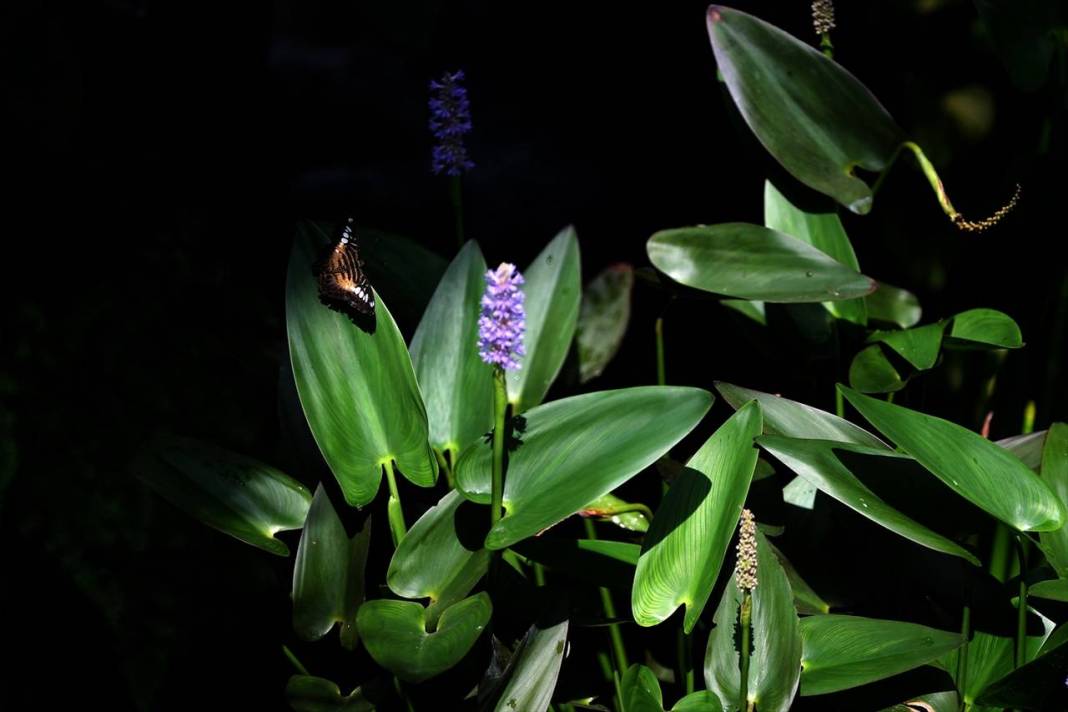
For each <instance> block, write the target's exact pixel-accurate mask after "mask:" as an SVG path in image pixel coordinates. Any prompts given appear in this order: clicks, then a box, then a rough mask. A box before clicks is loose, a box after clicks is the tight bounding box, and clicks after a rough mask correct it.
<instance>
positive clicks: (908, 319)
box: [864, 282, 923, 329]
mask: <svg viewBox="0 0 1068 712" xmlns="http://www.w3.org/2000/svg"><path fill="white" fill-rule="evenodd" d="M864 304H865V306H866V307H867V308H868V319H869V320H870V321H882V322H886V323H887V324H896V325H897V326H899V327H900V328H902V329H908V328H910V327H913V326H916V324H919V323H920V317H921V316H922V314H923V310H922V309H920V300H919V299H917V298H916V295H915V294H913V293H912V292H909V291H908V290H905V289H901V288H900V287H893V286H891V285H889V284H887V283H885V282H879V286H878V287H877V288H876V290H875V291H874V292H872V293H871V294H869V295H868V296H866V297H864Z"/></svg>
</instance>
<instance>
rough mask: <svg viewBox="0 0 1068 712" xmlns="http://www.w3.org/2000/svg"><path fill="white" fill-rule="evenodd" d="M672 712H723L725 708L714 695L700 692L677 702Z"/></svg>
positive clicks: (704, 691) (692, 693) (705, 691)
mask: <svg viewBox="0 0 1068 712" xmlns="http://www.w3.org/2000/svg"><path fill="white" fill-rule="evenodd" d="M671 712H723V707H722V706H721V705H720V704H719V698H718V697H716V696H715V695H714V694H712V693H711V692H709V691H708V690H698V691H697V692H691V693H690V694H688V695H686V696H685V697H683V698H682V699H681V700H679V701H678V702H676V703H675V706H674V707H672V708H671Z"/></svg>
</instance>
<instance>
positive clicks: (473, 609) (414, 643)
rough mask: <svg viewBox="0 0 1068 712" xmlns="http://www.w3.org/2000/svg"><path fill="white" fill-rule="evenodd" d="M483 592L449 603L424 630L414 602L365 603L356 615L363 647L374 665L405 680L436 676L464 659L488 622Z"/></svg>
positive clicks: (423, 614) (423, 618)
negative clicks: (429, 629)
mask: <svg viewBox="0 0 1068 712" xmlns="http://www.w3.org/2000/svg"><path fill="white" fill-rule="evenodd" d="M492 613H493V604H492V603H490V597H489V594H487V593H486V592H485V591H483V592H482V593H479V594H477V595H474V596H471V597H470V598H465V599H464V600H462V601H460V602H459V603H456V604H453V605H452V606H450V607H449V608H448V609H446V610H445V612H444V613H442V614H441V619H440V620H439V621H438V625H437V629H436V630H434V631H433V632H427V627H426V626H427V621H426V609H425V608H423V607H422V606H421V605H419V604H418V603H415V602H413V601H390V600H384V599H380V600H376V601H367V602H366V603H364V604H363V605H362V606H360V611H359V613H357V614H356V626H357V627H358V628H359V630H360V637H361V638H362V639H363V645H364V647H365V648H367V652H368V653H370V655H371V657H372V658H374V661H375V662H376V663H378V664H379V665H381V666H382V667H384V668H386V669H387V670H389V671H390V672H392V673H393V674H394V675H396V676H397V677H399V678H400V679H402V680H405V681H408V682H422V681H423V680H426V679H429V678H431V677H434V676H435V675H440V674H441V673H443V672H445V671H446V670H448V669H449V668H451V667H452V666H453V665H455V664H456V663H458V662H460V660H461V658H463V657H464V656H465V655H467V652H468V651H469V650H471V646H473V645H474V644H475V641H477V640H478V638H479V636H481V635H482V631H483V629H484V628H485V627H486V624H487V623H489V619H490V616H491V615H492Z"/></svg>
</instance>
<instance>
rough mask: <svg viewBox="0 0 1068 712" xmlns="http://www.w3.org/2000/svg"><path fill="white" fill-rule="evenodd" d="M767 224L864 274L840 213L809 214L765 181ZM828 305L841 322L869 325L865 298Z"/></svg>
mask: <svg viewBox="0 0 1068 712" xmlns="http://www.w3.org/2000/svg"><path fill="white" fill-rule="evenodd" d="M764 225H765V226H766V227H769V228H771V229H772V230H778V231H779V232H784V233H786V234H787V235H793V236H794V237H796V238H797V239H799V240H804V241H805V242H807V243H808V244H810V245H812V246H813V247H815V248H816V249H817V250H819V251H820V252H823V253H824V254H826V255H827V256H829V257H832V258H833V259H835V260H837V261H838V262H840V263H842V264H843V265H845V266H846V267H849V268H850V269H853V270H855V271H857V272H859V271H860V263H859V262H857V255H856V253H855V252H853V245H852V244H851V243H850V242H849V237H847V236H846V233H845V228H844V227H842V221H841V220H840V219H839V218H838V213H836V212H834V211H833V210H832V211H827V212H821V213H810V212H806V211H804V210H802V209H801V208H799V207H797V206H796V205H794V204H793V203H791V202H790V201H789V199H788V198H787V197H786V196H784V195H783V194H782V193H781V192H779V189H778V188H776V187H775V185H774V184H773V183H772V182H771V181H770V180H769V181H765V182H764ZM824 306H825V307H826V308H827V311H829V312H830V313H831V314H834V315H835V316H836V317H838V318H839V319H845V320H846V321H851V322H853V323H855V324H860V325H861V326H864V325H866V324H867V323H868V310H867V308H866V307H865V306H864V300H863V299H849V300H845V301H840V302H824Z"/></svg>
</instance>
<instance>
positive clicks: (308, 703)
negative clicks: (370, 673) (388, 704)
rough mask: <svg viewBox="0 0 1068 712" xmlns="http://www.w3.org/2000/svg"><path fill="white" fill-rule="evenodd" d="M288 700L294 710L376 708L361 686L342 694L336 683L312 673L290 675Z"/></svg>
mask: <svg viewBox="0 0 1068 712" xmlns="http://www.w3.org/2000/svg"><path fill="white" fill-rule="evenodd" d="M286 700H287V701H288V702H289V706H290V708H291V709H293V710H294V712H374V709H375V706H374V705H373V704H371V702H370V701H369V700H368V699H367V698H366V697H365V696H364V693H363V690H362V689H360V688H359V687H357V688H356V689H355V690H353V691H352V692H351V693H349V694H348V695H344V696H342V694H341V689H340V688H339V687H338V686H337V685H336V684H334V683H333V682H331V681H330V680H327V679H325V678H322V677H313V676H311V675H293V676H292V677H290V678H289V682H288V683H286Z"/></svg>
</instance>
